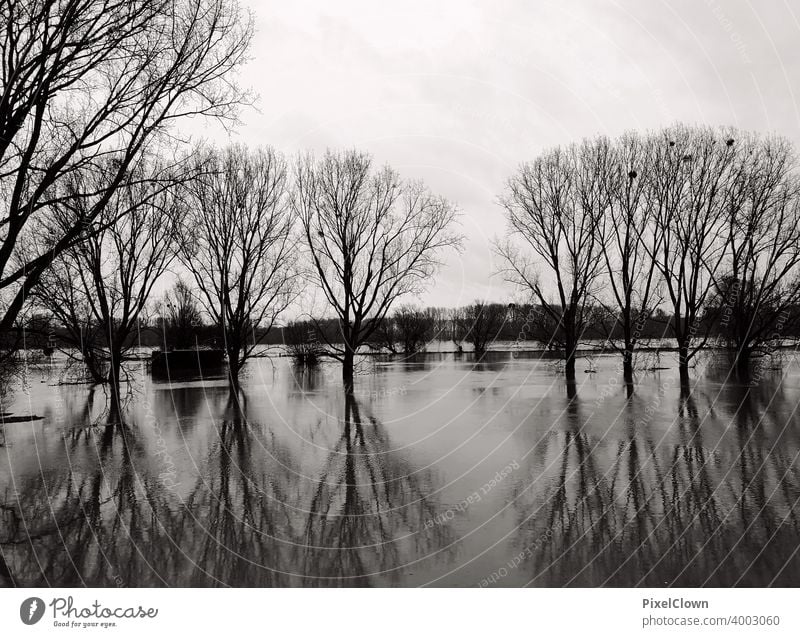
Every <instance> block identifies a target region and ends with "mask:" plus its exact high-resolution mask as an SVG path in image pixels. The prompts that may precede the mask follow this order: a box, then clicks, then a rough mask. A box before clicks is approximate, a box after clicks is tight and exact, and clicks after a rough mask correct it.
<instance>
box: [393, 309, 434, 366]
mask: <svg viewBox="0 0 800 637" xmlns="http://www.w3.org/2000/svg"><path fill="white" fill-rule="evenodd" d="M392 322H393V323H394V325H395V328H396V331H397V341H398V342H399V343H400V345H401V346H402V348H403V353H404V354H416V353H417V352H420V351H422V350H423V349H425V345H426V344H427V343H428V341H430V340H431V339H432V338H433V334H434V329H435V324H436V319H435V316H434V314H433V312H432V311H431V310H430V309H428V310H423V309H420V308H418V307H414V306H413V305H402V306H400V307H399V308H397V311H396V312H395V313H394V314H393V315H392Z"/></svg>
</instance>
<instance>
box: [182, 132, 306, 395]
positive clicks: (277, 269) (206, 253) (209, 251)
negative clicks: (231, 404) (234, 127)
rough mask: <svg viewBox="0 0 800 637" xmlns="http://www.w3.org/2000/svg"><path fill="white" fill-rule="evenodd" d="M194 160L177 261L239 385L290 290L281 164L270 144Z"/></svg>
mask: <svg viewBox="0 0 800 637" xmlns="http://www.w3.org/2000/svg"><path fill="white" fill-rule="evenodd" d="M200 162H201V163H200V168H201V170H200V173H201V174H199V176H198V177H197V179H195V180H194V181H193V182H192V183H191V184H190V187H189V200H190V202H191V203H190V208H191V212H190V214H189V223H188V227H187V232H186V239H185V241H184V242H183V245H182V247H181V259H182V261H183V264H184V266H185V267H186V268H187V269H188V270H189V271H190V272H191V273H192V275H193V276H194V282H195V285H196V286H197V288H198V289H199V291H200V294H199V296H200V298H201V300H202V304H203V306H204V309H205V310H206V312H207V313H208V314H209V316H210V317H211V318H212V320H213V321H214V323H215V324H216V325H217V326H218V327H219V328H220V330H221V332H222V337H223V339H224V347H225V353H226V355H227V357H228V370H229V378H230V382H231V384H232V386H233V387H238V385H239V374H240V372H241V370H242V367H243V366H244V364H245V362H247V360H248V359H249V358H251V357H252V356H253V355H254V353H255V348H256V347H257V346H258V345H259V343H261V342H262V340H263V339H264V337H265V336H266V335H267V333H268V332H269V331H270V330H271V329H272V327H273V325H274V324H275V321H276V319H277V318H278V315H279V314H280V313H281V312H283V311H284V310H285V309H286V308H287V306H288V305H289V304H290V302H291V301H292V300H293V299H294V297H295V293H296V283H297V267H296V265H297V249H296V243H295V241H294V237H293V236H292V222H291V217H290V214H289V183H288V179H287V167H286V162H285V161H284V159H283V157H282V156H281V155H280V154H278V153H277V152H275V151H274V150H273V149H272V148H269V147H267V148H261V149H257V150H248V149H247V148H246V147H244V146H230V147H228V148H227V149H225V150H223V151H217V150H212V151H209V152H208V153H206V154H205V156H204V157H202V158H201V159H200Z"/></svg>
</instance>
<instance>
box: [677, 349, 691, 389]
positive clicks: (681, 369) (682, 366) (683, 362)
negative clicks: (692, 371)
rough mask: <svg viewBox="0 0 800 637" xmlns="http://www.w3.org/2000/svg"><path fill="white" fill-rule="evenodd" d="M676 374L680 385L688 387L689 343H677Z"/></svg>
mask: <svg viewBox="0 0 800 637" xmlns="http://www.w3.org/2000/svg"><path fill="white" fill-rule="evenodd" d="M678 375H679V376H680V382H681V387H682V388H684V389H686V388H688V387H689V344H688V343H678Z"/></svg>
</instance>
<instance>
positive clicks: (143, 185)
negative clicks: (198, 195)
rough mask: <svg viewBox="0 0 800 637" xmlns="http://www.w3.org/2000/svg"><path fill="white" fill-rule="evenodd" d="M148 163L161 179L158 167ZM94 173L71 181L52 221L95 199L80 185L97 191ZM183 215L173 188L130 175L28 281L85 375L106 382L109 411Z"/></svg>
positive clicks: (116, 399)
mask: <svg viewBox="0 0 800 637" xmlns="http://www.w3.org/2000/svg"><path fill="white" fill-rule="evenodd" d="M149 170H150V171H152V172H153V173H161V174H162V177H160V179H163V170H162V169H161V167H160V166H158V165H151V166H150V167H149ZM93 176H94V175H93V174H91V173H90V174H89V175H88V176H87V178H86V179H85V180H78V182H77V183H76V184H75V191H76V193H78V194H77V195H76V198H75V199H74V200H72V201H70V202H69V209H68V210H64V208H65V206H55V207H54V208H53V210H52V211H51V213H52V214H53V215H54V217H55V219H56V220H57V221H56V222H57V223H61V224H63V225H68V224H69V223H70V219H71V216H72V207H73V206H75V205H85V206H94V205H95V203H94V201H92V200H91V199H89V198H87V197H86V196H85V195H84V192H85V191H84V190H83V188H86V189H87V190H88V191H91V192H97V189H96V188H94V187H93V183H92V177H93ZM98 196H100V197H103V198H105V197H104V196H103V195H98ZM183 214H184V206H183V204H182V201H181V200H180V198H179V197H178V196H177V195H176V193H175V189H174V188H173V189H172V190H166V189H162V188H160V186H158V185H154V182H153V181H150V180H149V179H147V178H142V179H133V180H131V181H129V182H128V183H126V184H125V185H124V187H123V188H121V189H118V190H116V191H115V193H114V196H113V197H112V198H111V199H110V200H108V201H107V202H106V204H105V205H104V207H103V209H102V212H101V214H100V216H99V217H98V218H97V219H96V221H95V223H96V226H97V227H96V228H94V227H88V228H87V229H86V238H85V239H84V240H83V241H81V242H80V243H77V244H75V245H72V246H70V247H69V248H68V249H67V250H65V251H63V252H62V253H61V254H60V255H59V256H58V258H57V259H56V260H55V261H54V262H53V264H52V267H51V268H50V269H49V270H47V271H46V272H45V273H44V275H43V276H42V277H41V278H40V281H39V284H38V285H37V287H36V288H34V290H35V292H34V293H35V297H36V299H37V300H38V302H39V303H40V304H41V305H43V306H44V307H45V308H46V309H47V310H48V311H49V312H50V313H52V315H53V316H54V317H55V318H56V319H57V320H58V321H60V322H61V323H62V324H63V325H64V328H65V330H66V335H67V336H66V340H67V342H68V344H70V345H72V346H73V347H75V348H77V349H78V351H79V352H80V355H81V356H82V358H83V361H84V362H85V363H86V365H87V368H88V370H89V372H90V375H91V377H92V378H93V379H94V380H95V381H96V382H106V383H108V384H109V385H110V387H111V396H112V408H114V409H115V413H119V411H118V410H119V407H120V405H119V385H120V381H121V372H122V362H123V360H124V358H125V357H126V354H127V352H128V350H129V349H130V348H131V347H132V346H134V345H135V343H136V340H135V339H134V338H133V337H134V336H135V334H136V332H137V329H138V328H139V319H140V317H141V316H142V313H143V312H144V311H145V308H146V306H147V304H148V301H149V299H150V296H151V293H152V290H153V286H154V285H155V283H156V281H157V280H158V279H159V278H160V277H161V276H162V275H163V274H164V272H166V270H167V268H168V267H169V266H170V264H171V263H172V261H173V260H174V252H173V247H174V243H175V241H176V238H177V236H178V234H179V229H180V227H181V222H182V217H183Z"/></svg>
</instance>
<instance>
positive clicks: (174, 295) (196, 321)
mask: <svg viewBox="0 0 800 637" xmlns="http://www.w3.org/2000/svg"><path fill="white" fill-rule="evenodd" d="M158 311H159V313H160V314H161V323H162V325H161V327H162V330H163V339H164V343H165V345H166V346H167V347H169V348H177V349H187V348H191V347H194V346H195V344H196V341H195V339H196V332H197V329H198V328H199V327H201V326H202V323H203V314H202V310H201V308H200V305H199V303H198V302H197V299H196V298H195V296H194V293H193V292H192V288H191V287H189V284H188V283H186V281H184V280H183V279H182V278H180V277H178V279H177V281H175V284H174V285H173V286H172V288H171V289H170V290H167V291H166V292H165V293H164V295H163V297H162V299H161V301H160V302H159V304H158Z"/></svg>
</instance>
